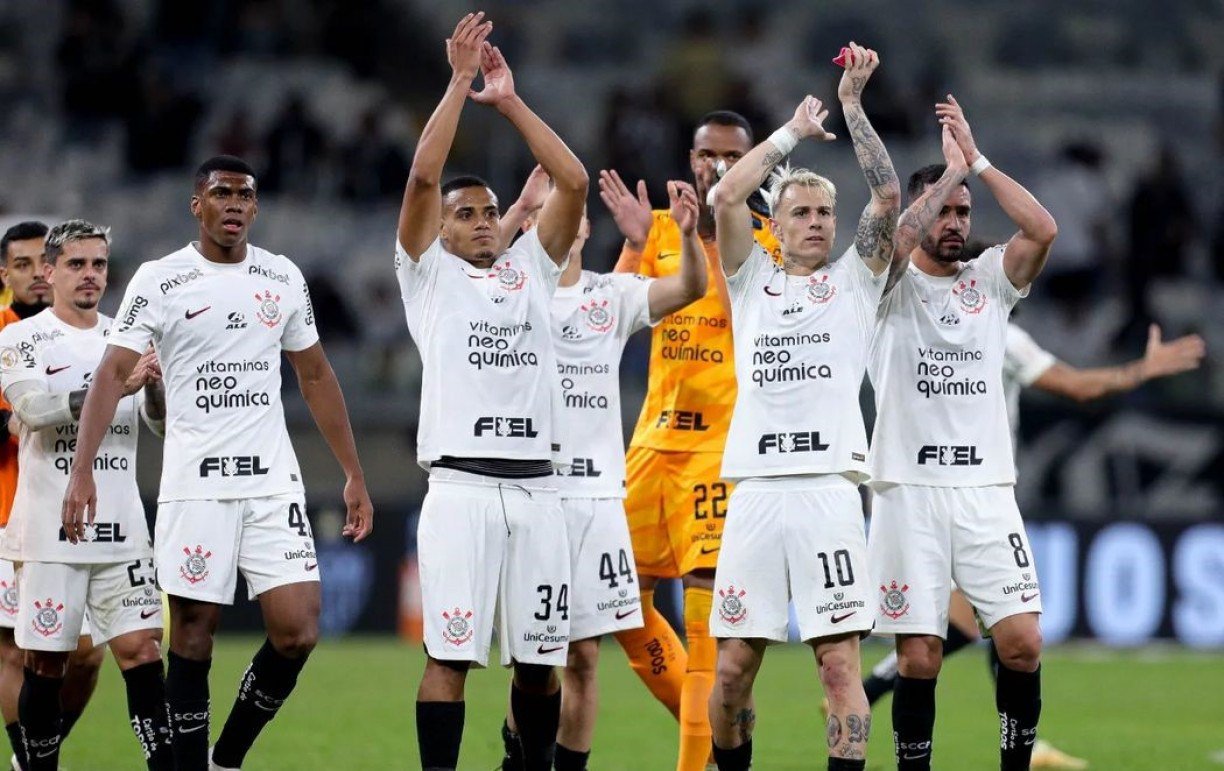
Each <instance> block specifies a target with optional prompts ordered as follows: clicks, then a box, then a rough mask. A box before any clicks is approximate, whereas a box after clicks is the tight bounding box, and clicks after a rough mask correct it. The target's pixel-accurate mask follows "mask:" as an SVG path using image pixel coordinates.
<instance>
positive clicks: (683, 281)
mask: <svg viewBox="0 0 1224 771" xmlns="http://www.w3.org/2000/svg"><path fill="white" fill-rule="evenodd" d="M667 198H668V202H669V203H670V205H671V216H672V219H673V220H675V222H676V225H678V226H679V227H680V235H681V236H683V238H682V240H681V242H680V272H679V273H675V274H673V275H670V276H664V277H663V278H658V279H655V281H654V283H652V284H651V285H650V290H649V291H648V292H647V295H646V299H647V301H648V303H649V304H650V319H651V321H658V320H659V319H661V318H663V317H664V316H667V315H669V314H672V313H675V312H676V311H678V310H680V309H681V308H683V307H684V306H686V305H688V304H689V303H693V302H696V301H697V300H700V299H701V298H702V297H705V293H706V287H707V286H708V282H709V278H708V271H707V270H706V253H705V249H704V248H702V246H701V238H700V237H698V235H697V217H698V215H699V213H700V206H699V205H698V203H697V191H696V190H695V189H694V188H693V186H692V185H690V184H689V183H687V182H668V183H667Z"/></svg>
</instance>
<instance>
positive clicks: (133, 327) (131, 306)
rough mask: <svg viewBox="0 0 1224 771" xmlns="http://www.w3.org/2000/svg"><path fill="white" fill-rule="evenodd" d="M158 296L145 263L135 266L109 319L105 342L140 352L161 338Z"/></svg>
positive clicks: (154, 283) (159, 295)
mask: <svg viewBox="0 0 1224 771" xmlns="http://www.w3.org/2000/svg"><path fill="white" fill-rule="evenodd" d="M161 298H162V295H161V292H159V291H158V290H157V278H156V276H154V275H153V270H152V269H151V268H150V267H149V263H145V264H144V265H141V266H140V267H139V268H137V269H136V275H134V276H132V280H131V281H130V282H129V283H128V286H127V291H126V292H125V293H124V295H123V302H122V303H120V304H119V312H118V313H116V314H115V320H114V321H112V322H111V327H110V335H109V336H108V337H107V342H108V343H109V344H110V345H117V346H119V347H121V348H127V349H128V350H131V351H135V352H136V353H141V354H143V353H144V352H145V351H146V350H148V348H149V345H151V344H152V343H153V342H154V341H156V340H159V339H160V338H161V333H162V318H161V317H162V300H161Z"/></svg>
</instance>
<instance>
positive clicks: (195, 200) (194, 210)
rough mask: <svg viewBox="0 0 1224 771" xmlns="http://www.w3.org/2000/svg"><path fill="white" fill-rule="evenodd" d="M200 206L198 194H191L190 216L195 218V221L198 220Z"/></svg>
mask: <svg viewBox="0 0 1224 771" xmlns="http://www.w3.org/2000/svg"><path fill="white" fill-rule="evenodd" d="M200 205H201V204H200V196H199V194H196V193H193V194H192V196H191V205H190V207H189V208H190V209H191V216H193V217H195V218H196V219H199V218H200Z"/></svg>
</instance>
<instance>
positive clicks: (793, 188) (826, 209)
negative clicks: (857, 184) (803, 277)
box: [772, 185, 837, 265]
mask: <svg viewBox="0 0 1224 771" xmlns="http://www.w3.org/2000/svg"><path fill="white" fill-rule="evenodd" d="M772 227H773V234H774V236H775V237H776V238H777V239H778V243H779V244H780V245H781V246H782V256H783V257H784V258H785V259H786V260H788V261H794V262H799V263H801V264H804V265H820V264H821V263H823V262H825V261H827V260H828V259H829V252H830V251H831V250H832V249H833V237H834V235H836V233H837V215H835V214H834V213H833V201H832V199H830V198H829V194H828V193H826V192H825V191H824V190H821V189H820V188H818V187H808V186H806V185H790V186H788V187H787V188H786V190H784V191H782V197H781V198H780V199H778V204H777V206H775V207H774V218H773V221H772Z"/></svg>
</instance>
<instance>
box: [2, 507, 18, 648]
mask: <svg viewBox="0 0 1224 771" xmlns="http://www.w3.org/2000/svg"><path fill="white" fill-rule="evenodd" d="M3 532H4V531H3V530H0V537H2V536H3ZM0 627H4V628H5V629H15V628H16V627H17V576H16V575H15V574H14V572H13V563H11V562H9V561H8V560H4V559H0Z"/></svg>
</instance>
